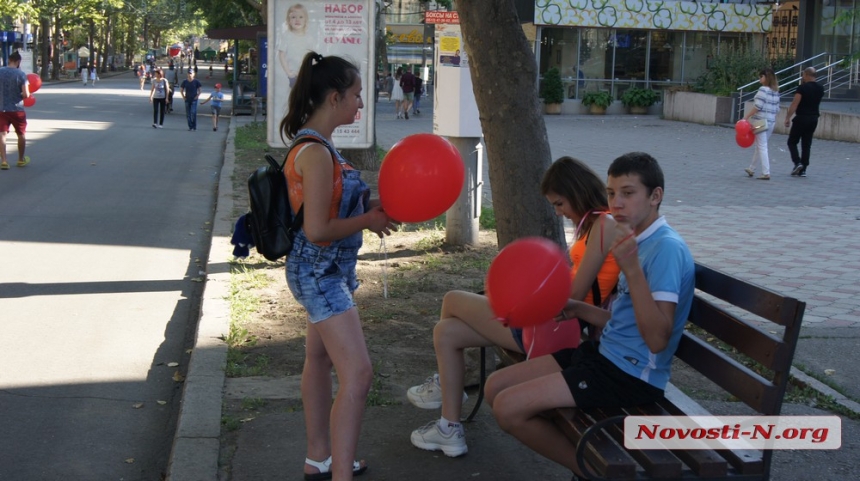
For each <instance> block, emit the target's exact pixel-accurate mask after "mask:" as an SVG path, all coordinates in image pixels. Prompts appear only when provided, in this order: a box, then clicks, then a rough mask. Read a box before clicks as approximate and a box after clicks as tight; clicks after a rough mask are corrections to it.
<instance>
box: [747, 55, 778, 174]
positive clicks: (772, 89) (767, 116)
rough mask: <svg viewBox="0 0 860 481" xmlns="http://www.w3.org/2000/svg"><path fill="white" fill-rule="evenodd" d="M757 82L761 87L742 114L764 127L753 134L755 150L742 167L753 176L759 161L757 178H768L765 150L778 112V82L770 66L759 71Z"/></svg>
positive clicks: (767, 158)
mask: <svg viewBox="0 0 860 481" xmlns="http://www.w3.org/2000/svg"><path fill="white" fill-rule="evenodd" d="M759 82H761V87H759V89H758V92H756V94H755V99H754V101H753V106H752V108H750V110H749V112H747V114H746V116H744V120H747V121H749V120H750V119H753V120H755V121H759V122H761V121H764V122H765V128H764V129H763V130H762V131H760V132H757V133H756V135H755V152H754V153H753V158H752V162H751V163H750V166H749V167H748V168H746V169H744V172H746V173H747V175H748V176H750V177H752V176H754V175H755V166H756V162H757V161H761V175H760V176H758V177H757V179H759V180H770V158H769V157H768V152H767V141H768V140H769V139H770V136H771V134H773V127H774V125H776V114H778V113H779V82H777V80H776V75H775V74H774V73H773V69H772V68H770V67H766V68H763V69H762V70H761V72H759Z"/></svg>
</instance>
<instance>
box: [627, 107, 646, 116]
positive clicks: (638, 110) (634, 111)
mask: <svg viewBox="0 0 860 481" xmlns="http://www.w3.org/2000/svg"><path fill="white" fill-rule="evenodd" d="M630 114H631V115H646V114H648V107H643V106H641V105H631V106H630Z"/></svg>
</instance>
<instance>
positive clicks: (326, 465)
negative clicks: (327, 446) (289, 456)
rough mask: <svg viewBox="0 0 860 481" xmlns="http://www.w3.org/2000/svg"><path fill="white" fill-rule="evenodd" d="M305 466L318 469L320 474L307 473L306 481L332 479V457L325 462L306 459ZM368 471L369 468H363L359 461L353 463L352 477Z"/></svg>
mask: <svg viewBox="0 0 860 481" xmlns="http://www.w3.org/2000/svg"><path fill="white" fill-rule="evenodd" d="M305 464H307V465H308V466H313V467H315V468H317V471H319V472H318V473H313V474H309V473H305V481H321V480H326V479H331V456H329V457H328V459H326V460H325V461H322V462H320V461H314V460H313V459H311V458H305ZM365 471H367V466H362V465H361V463H359V462H358V461H353V462H352V475H353V476H361V475H362V474H364V472H365Z"/></svg>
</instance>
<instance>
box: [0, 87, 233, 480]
mask: <svg viewBox="0 0 860 481" xmlns="http://www.w3.org/2000/svg"><path fill="white" fill-rule="evenodd" d="M203 82H204V86H206V87H209V86H211V85H212V84H214V82H215V81H214V80H205V79H204V80H203ZM147 89H148V86H147ZM207 90H210V89H209V88H207V89H206V90H204V92H205V91H207ZM148 94H149V91H148V90H145V91H141V90H139V84H138V82H137V79H135V78H134V77H133V76H132V75H131V74H124V75H120V76H117V77H113V78H106V79H103V80H101V81H100V82H98V84H97V86H96V87H92V86H87V87H83V86H82V85H81V84H80V83H79V82H69V83H58V84H52V85H49V84H45V85H44V86H43V87H42V88H41V89H40V90H39V91H38V92H37V93H36V94H35V96H36V99H37V102H36V105H35V106H34V107H32V108H29V109H27V115H28V119H29V126H28V132H27V137H28V147H27V154H28V155H29V156H30V157H31V158H32V163H31V164H30V165H29V166H27V167H25V168H17V167H16V166H15V163H14V162H15V161H16V160H17V152H16V147H15V146H16V137H15V134H14V132H13V133H11V134H10V135H9V137H8V139H7V142H8V144H9V147H8V151H9V158H10V160H11V162H10V163H11V165H12V168H11V169H10V170H8V171H0V326H2V330H1V331H0V337H1V338H2V347H0V426H2V429H0V480H14V481H27V480H69V481H71V480H146V481H151V480H158V479H161V476H162V473H164V472H165V470H166V467H167V461H168V456H169V454H170V447H171V443H172V439H173V434H174V431H175V425H176V415H177V412H178V407H179V401H180V397H181V392H182V383H181V381H177V380H175V379H174V377H175V376H176V373H177V372H179V375H182V374H183V373H184V372H185V366H186V363H187V359H188V357H189V353H188V352H187V349H189V348H190V347H191V346H192V345H193V342H192V339H193V332H194V330H195V328H196V323H197V318H198V314H199V305H198V303H199V298H200V294H201V291H202V287H203V283H202V282H200V281H201V280H202V277H203V276H202V274H201V271H202V270H203V269H204V268H205V267H204V266H205V260H206V258H207V255H208V250H209V245H210V232H209V230H210V227H211V220H212V215H213V212H214V208H215V205H214V204H215V193H216V189H217V181H218V176H219V173H220V168H221V164H222V159H223V148H224V142H225V137H226V130H227V129H226V128H225V129H220V130H219V131H218V132H213V131H212V129H211V124H210V119H209V117H208V116H200V117H199V118H198V128H199V130H198V131H197V132H189V131H188V128H187V125H186V122H185V116H184V112H183V105H182V102H181V99H179V98H178V97H177V99H178V101H177V102H176V104H175V107H176V111H175V113H173V114H171V115H168V116H167V118H166V120H165V122H164V128H163V129H153V128H152V126H151V124H152V108H151V107H150V104H149V102H148ZM200 110H201V113H207V114H208V110H209V109H208V106H207V107H205V108H203V109H200ZM226 120H228V119H226ZM172 363H178V365H176V366H173V365H172Z"/></svg>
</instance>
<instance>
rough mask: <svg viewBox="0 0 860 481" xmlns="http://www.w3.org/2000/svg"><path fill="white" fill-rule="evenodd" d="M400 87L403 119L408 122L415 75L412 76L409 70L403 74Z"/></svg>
mask: <svg viewBox="0 0 860 481" xmlns="http://www.w3.org/2000/svg"><path fill="white" fill-rule="evenodd" d="M400 87H401V88H402V89H403V117H404V118H406V120H409V109H411V108H412V100H413V99H414V98H415V75H412V71H411V70H407V71H405V72H403V76H402V77H400Z"/></svg>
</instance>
